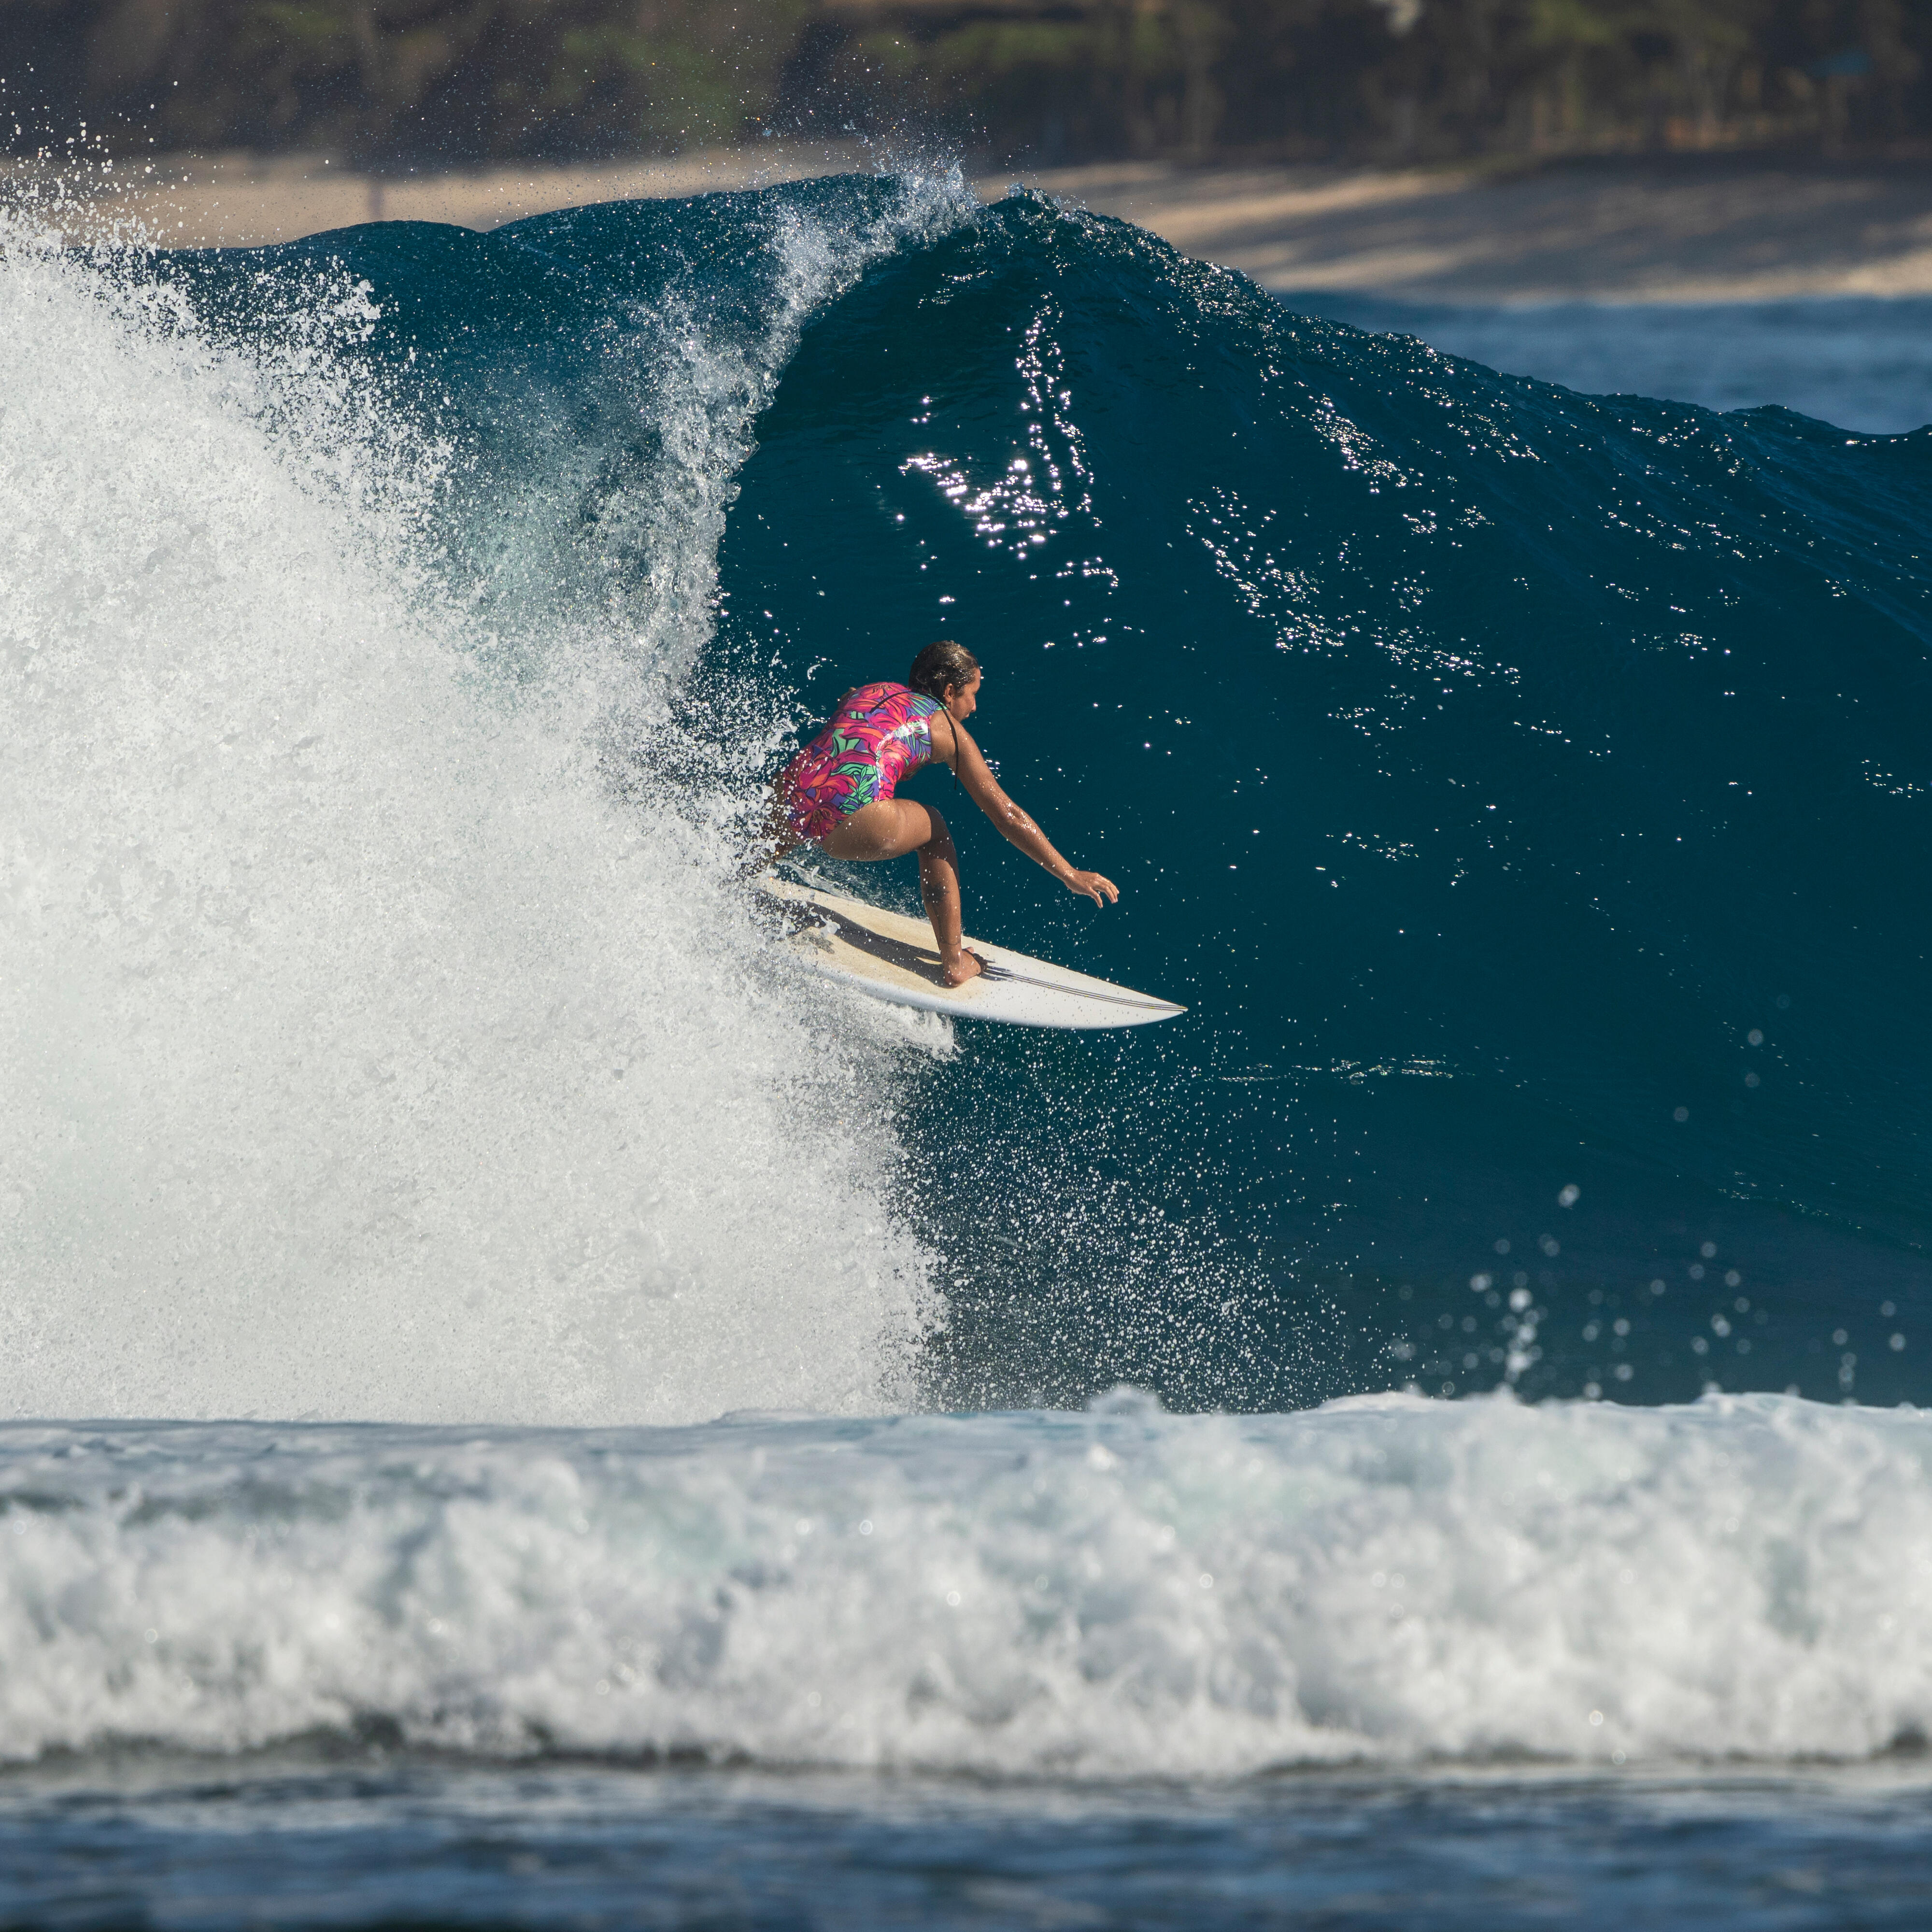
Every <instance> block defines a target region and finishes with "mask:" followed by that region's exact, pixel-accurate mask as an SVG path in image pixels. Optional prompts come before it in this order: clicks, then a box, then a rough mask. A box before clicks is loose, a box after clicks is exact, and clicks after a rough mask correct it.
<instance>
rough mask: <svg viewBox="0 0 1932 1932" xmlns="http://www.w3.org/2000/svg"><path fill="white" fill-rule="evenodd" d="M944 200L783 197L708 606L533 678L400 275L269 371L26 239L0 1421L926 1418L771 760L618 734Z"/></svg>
mask: <svg viewBox="0 0 1932 1932" xmlns="http://www.w3.org/2000/svg"><path fill="white" fill-rule="evenodd" d="M945 194H946V191H945V190H935V191H934V192H933V193H929V194H925V195H922V194H920V193H916V192H909V193H908V195H907V198H906V201H905V205H904V208H903V209H902V211H901V213H902V214H903V220H902V221H901V222H900V223H899V225H898V226H897V227H895V225H894V220H892V219H890V218H887V219H882V220H880V221H878V222H877V223H874V225H873V226H872V227H871V228H870V229H867V230H866V231H865V232H863V233H853V234H830V233H818V232H817V231H816V230H814V228H813V226H812V224H811V222H810V221H808V220H805V219H804V218H803V217H795V218H793V219H791V220H789V221H783V222H779V223H776V224H775V226H774V228H773V230H772V235H771V236H770V238H769V241H770V245H771V246H772V248H775V249H776V250H777V251H779V253H780V255H781V258H782V259H781V263H780V268H781V272H780V273H778V274H777V275H775V278H774V286H775V287H776V288H777V290H778V299H777V300H776V301H775V305H774V306H773V308H772V309H771V311H769V313H767V314H765V315H764V316H763V317H762V318H760V320H759V322H758V324H757V328H755V329H753V330H752V332H751V335H749V336H748V337H743V338H733V339H731V340H720V341H713V342H709V343H707V342H706V341H703V340H700V338H698V337H697V335H695V334H694V332H692V330H691V329H690V328H689V327H688V326H685V327H684V328H683V329H682V332H681V333H679V335H677V337H676V343H675V344H674V353H673V350H672V349H667V350H665V352H664V355H663V356H661V357H660V359H659V361H658V364H657V365H654V366H655V368H656V371H657V374H656V376H655V378H654V379H653V380H654V382H655V388H654V389H652V394H653V395H655V398H656V406H657V407H658V408H659V409H660V410H661V416H662V421H661V423H660V425H659V428H660V431H661V436H662V440H663V443H664V447H665V449H666V450H667V452H668V455H667V457H666V459H665V461H664V464H663V465H662V466H661V475H659V477H658V481H657V487H658V490H659V499H658V503H657V508H658V511H661V514H646V510H647V509H648V507H649V506H648V505H645V506H643V507H642V508H640V505H639V502H638V500H637V498H636V496H635V493H634V499H633V502H632V504H631V511H632V514H633V522H634V523H635V524H636V525H637V528H638V529H640V530H642V532H643V534H642V535H639V536H637V538H636V539H635V541H637V542H639V543H642V544H646V546H647V547H649V546H654V547H650V548H649V556H648V559H647V561H648V562H649V565H650V568H649V570H647V571H646V572H645V573H644V576H645V579H646V581H647V582H649V583H652V584H654V585H656V586H660V588H661V589H662V590H663V594H662V595H661V596H659V597H658V598H657V600H656V601H655V602H652V603H647V604H646V606H645V607H642V608H640V609H631V608H629V607H626V606H625V605H623V604H621V603H616V604H610V605H608V606H607V608H606V610H605V613H604V625H605V628H604V631H602V632H601V634H598V635H597V636H596V637H594V638H592V639H590V640H589V643H586V641H585V638H586V619H585V616H584V613H583V611H582V610H580V609H579V610H571V611H570V612H568V627H569V628H571V631H572V634H573V637H574V640H575V643H577V646H579V648H578V649H576V651H575V652H574V655H572V654H569V653H566V654H565V656H564V657H563V658H560V659H559V661H558V663H557V665H556V667H555V670H554V675H553V676H552V678H551V679H550V682H549V684H548V685H547V687H545V688H542V689H540V690H538V691H530V690H529V689H528V688H526V689H525V690H524V691H523V692H522V693H521V694H520V698H519V700H518V701H517V702H514V703H512V702H511V701H510V700H509V697H508V695H507V694H505V692H503V691H498V690H494V689H492V688H490V687H489V686H488V685H487V682H486V681H485V680H484V679H481V678H479V677H478V675H477V673H476V672H475V662H476V655H475V651H474V649H473V646H474V643H475V639H474V638H473V637H472V636H471V635H470V634H469V632H468V631H467V629H466V623H467V619H466V615H465V610H464V606H463V600H462V599H461V598H460V597H458V596H455V595H452V594H450V592H449V586H448V585H447V584H446V583H445V582H444V581H443V579H442V578H441V577H440V576H439V569H440V558H439V556H438V555H437V552H436V550H435V548H434V544H433V543H432V541H431V535H430V532H431V531H432V529H433V528H434V522H435V518H434V514H433V512H434V505H435V502H436V500H437V496H438V493H439V491H440V490H441V489H442V487H443V464H444V463H445V461H446V458H447V455H448V452H445V451H443V450H440V449H437V448H436V447H435V446H433V445H431V444H429V443H425V442H424V441H423V440H421V439H420V438H416V437H413V436H412V435H411V434H410V433H409V432H407V431H406V430H404V429H403V428H399V427H398V426H397V425H395V424H394V423H392V422H388V421H386V419H385V418H384V413H383V403H382V398H381V395H380V391H371V390H369V389H367V388H365V387H363V386H359V384H358V383H357V382H356V381H355V380H352V379H351V377H350V376H349V375H348V374H346V373H345V371H344V368H343V367H342V366H341V364H340V362H339V360H338V359H337V358H335V356H333V354H332V350H331V347H330V344H331V341H332V339H335V338H338V337H339V336H340V335H341V333H342V332H345V331H347V332H350V333H353V332H355V331H356V329H359V328H360V327H362V326H365V325H366V323H367V321H368V293H369V292H368V290H366V289H362V288H357V287H354V286H353V285H351V284H344V285H343V286H341V287H339V288H335V289H333V290H323V291H322V292H321V293H322V294H323V296H325V297H326V299H325V300H323V301H320V302H314V303H312V304H311V308H310V310H309V311H308V323H309V324H310V325H311V326H308V328H307V329H306V331H304V330H303V329H296V331H295V332H293V335H291V334H290V333H289V332H287V331H284V333H283V335H282V336H281V338H279V339H278V341H276V342H275V343H274V344H266V345H263V346H260V347H257V349H254V350H249V351H244V350H239V349H236V348H233V347H223V346H221V345H219V344H216V343H214V342H213V341H211V340H209V339H208V338H207V337H206V336H205V335H204V334H203V333H202V332H200V331H199V329H197V328H196V326H195V324H194V323H193V318H192V317H191V316H190V314H188V313H187V311H186V309H185V308H184V307H183V306H182V305H180V304H179V303H178V302H172V301H171V300H170V299H168V298H167V297H166V296H163V295H162V294H160V293H157V291H155V290H153V289H142V288H140V287H133V288H132V289H131V290H130V287H129V285H128V284H127V280H126V276H125V265H124V264H123V272H122V273H121V275H120V276H119V277H118V278H107V277H104V276H103V275H100V274H98V273H97V272H95V270H94V269H91V268H89V266H86V264H84V263H81V262H80V261H78V260H76V259H75V258H74V257H71V256H70V255H66V254H62V253H61V252H60V251H58V250H57V249H55V248H52V246H50V245H48V244H47V243H46V242H45V240H44V238H42V237H40V236H36V235H34V233H30V232H28V231H26V230H25V229H22V228H21V227H20V226H19V224H18V223H16V224H15V226H13V227H12V228H10V229H8V230H7V233H5V235H4V236H0V715H4V716H5V718H6V719H7V754H6V756H5V757H4V758H0V1086H4V1090H5V1106H4V1107H0V1278H4V1279H5V1281H6V1283H7V1295H6V1297H5V1302H4V1305H0V1413H8V1414H12V1415H23V1414H24V1415H178V1416H195V1415H237V1414H239V1415H308V1416H317V1415H323V1416H329V1415H333V1416H359V1417H389V1418H416V1419H437V1418H490V1419H492V1420H494V1421H509V1420H517V1419H522V1420H537V1419H547V1420H551V1421H588V1420H595V1419H600V1418H601V1419H613V1420H614V1419H622V1420H627V1421H628V1420H654V1421H669V1420H676V1419H680V1418H691V1417H696V1416H700V1415H712V1414H715V1413H717V1412H718V1410H720V1409H722V1408H726V1407H730V1406H742V1405H743V1404H745V1403H760V1404H784V1405H788V1406H811V1407H814V1408H817V1409H847V1408H862V1409H867V1408H877V1407H878V1406H889V1405H890V1404H891V1403H894V1402H895V1401H897V1400H902V1399H903V1398H904V1394H905V1383H904V1378H905V1376H906V1373H907V1360H908V1357H909V1352H910V1349H911V1348H912V1346H913V1343H914V1340H915V1339H916V1335H917V1334H918V1333H919V1330H920V1328H921V1325H922V1323H923V1322H925V1321H926V1320H927V1319H929V1297H928V1293H927V1290H926V1286H925V1282H926V1265H925V1260H924V1257H923V1256H922V1253H921V1252H920V1251H919V1249H918V1247H917V1246H916V1244H915V1243H914V1242H913V1241H912V1240H911V1239H910V1237H909V1236H907V1235H906V1234H905V1233H904V1232H903V1231H902V1230H901V1229H900V1228H899V1226H898V1224H897V1223H896V1222H895V1217H894V1215H893V1214H892V1209H891V1208H890V1205H889V1181H890V1178H891V1175H892V1170H893V1166H894V1163H895V1160H896V1158H897V1154H896V1149H895V1145H894V1142H893V1140H892V1124H891V1093H892V1067H891V1064H890V1061H889V1057H888V1055H887V1054H886V1052H885V1050H884V1048H883V1045H882V1043H881V1041H880V1038H879V1037H874V1038H873V1040H871V1043H869V1044H868V1040H867V1037H865V1034H864V1033H863V1031H862V1029H854V1028H848V1027H841V1026H838V1025H835V1023H834V1022H833V1021H832V1019H831V1018H830V1017H829V1013H830V1009H829V1007H828V1006H827V1004H826V1003H825V1002H824V1001H823V999H822V998H821V997H820V995H818V994H817V992H816V991H815V990H814V989H810V988H808V987H806V986H802V985H801V986H794V985H793V984H792V983H790V982H789V981H787V980H784V978H783V977H775V976H774V974H773V973H772V970H771V968H770V966H769V962H768V960H767V959H766V955H765V952H764V950H763V947H762V945H761V943H760V940H759V938H758V937H757V934H756V933H755V932H754V931H753V929H751V925H750V923H749V922H748V919H747V918H746V916H745V913H744V911H743V910H742V907H741V906H740V905H739V903H738V902H737V901H736V900H735V899H734V898H733V896H732V895H731V894H730V892H729V891H728V889H726V888H725V886H724V884H723V883H721V882H722V881H723V880H725V879H727V877H728V875H729V874H730V870H731V867H732V864H733V859H734V857H735V853H733V851H732V850H731V849H730V846H729V844H728V841H727V840H725V839H724V838H723V837H722V835H721V833H720V832H719V831H718V829H717V828H718V826H721V825H723V824H724V823H727V822H728V820H729V819H730V816H731V811H732V799H731V796H730V790H731V786H732V784H733V781H734V780H736V779H741V778H742V772H736V773H734V772H727V771H714V772H712V773H711V774H709V778H708V780H707V778H706V777H705V775H703V774H701V773H700V775H698V777H697V778H696V779H695V780H693V778H692V777H691V772H690V770H689V769H688V764H687V767H686V769H685V772H684V774H683V778H682V790H681V791H680V793H679V795H678V796H675V797H673V796H669V795H655V796H654V795H652V794H651V793H649V791H648V790H646V791H645V793H643V795H642V796H633V797H632V798H631V799H628V801H625V802H619V800H618V799H616V798H614V797H613V796H612V793H611V790H610V785H609V784H608V782H607V778H606V776H605V775H604V772H605V769H606V766H605V763H604V754H606V753H607V749H608V745H609V742H610V732H611V730H613V729H628V730H631V731H632V732H633V733H637V732H642V731H643V730H646V729H647V728H648V727H649V721H650V719H651V718H652V716H653V715H656V714H657V713H658V712H661V709H662V706H661V698H662V694H663V693H664V691H665V689H666V688H667V686H668V685H670V683H671V682H674V680H675V679H676V678H677V677H678V676H680V675H681V674H682V673H683V672H684V670H685V669H686V668H687V667H688V664H689V663H690V661H691V658H692V655H693V654H694V652H695V651H696V650H697V648H698V646H699V645H700V643H701V642H702V640H703V634H704V626H705V625H706V622H707V621H708V619H707V614H706V613H707V611H708V607H709V600H708V598H707V596H706V594H705V593H706V587H707V586H708V585H709V583H710V581H711V572H712V568H713V553H714V551H715V543H716V540H717V536H718V530H719V528H720V526H721V518H722V515H723V512H724V505H726V504H727V502H728V500H729V494H730V487H731V484H730V476H731V473H732V472H733V469H735V466H736V463H738V462H739V460H741V459H742V455H743V454H744V453H745V449H746V448H747V447H748V442H747V439H748V434H749V425H750V422H751V418H752V416H753V414H754V412H755V410H757V407H760V406H761V404H762V402H763V400H764V399H765V398H766V395H767V394H768V392H769V383H770V382H771V381H772V380H774V379H775V374H776V372H777V371H778V369H779V368H781V366H782V364H783V361H784V357H785V356H787V354H788V353H789V352H790V345H791V343H792V341H793V339H794V338H795V336H796V332H797V329H798V328H799V325H800V323H801V321H802V318H803V317H805V315H806V314H808V312H809V311H810V310H811V307H812V306H813V305H814V303H815V302H818V301H821V300H823V299H825V298H826V296H829V295H830V294H832V293H835V292H836V290H838V288H839V287H841V286H843V284H844V282H845V281H848V280H849V279H850V278H851V277H852V276H853V275H856V273H858V272H859V269H861V268H862V266H863V263H865V260H868V259H871V257H873V256H875V255H876V254H877V253H878V252H880V251H882V250H883V249H885V248H889V247H890V246H892V245H894V241H895V236H897V235H899V234H901V233H906V232H916V231H918V230H919V229H920V228H921V226H922V224H925V225H929V224H930V223H932V222H933V221H935V220H939V219H941V218H944V216H945V208H944V206H942V205H941V203H944V201H945ZM935 195H937V196H938V200H937V201H935ZM646 320H648V319H646ZM642 328H643V323H640V329H642ZM646 333H647V331H646ZM640 339H641V338H640ZM674 371H681V372H682V373H681V374H679V375H678V376H677V378H676V380H673V372H674ZM648 386H649V385H647V387H648ZM646 493H648V492H646ZM665 586H667V587H665ZM553 614H554V615H555V616H556V617H557V618H558V620H559V623H561V622H562V619H563V617H564V616H565V613H563V612H562V611H559V612H557V613H553ZM524 618H525V621H526V622H527V623H528V624H529V626H530V627H531V628H532V629H533V630H537V631H541V629H542V628H543V627H544V622H545V619H544V613H543V612H542V611H541V610H526V611H525V613H524ZM586 694H587V695H588V697H589V703H586ZM707 783H708V784H709V787H710V790H709V793H707V792H706V784H707ZM694 786H695V790H694V789H693V787H694Z"/></svg>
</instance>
